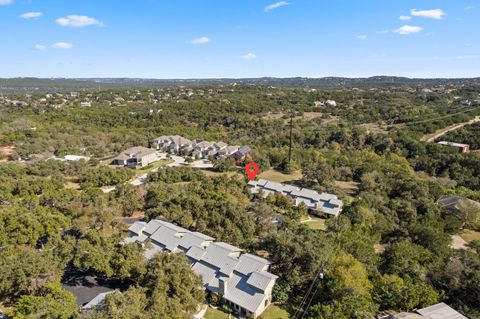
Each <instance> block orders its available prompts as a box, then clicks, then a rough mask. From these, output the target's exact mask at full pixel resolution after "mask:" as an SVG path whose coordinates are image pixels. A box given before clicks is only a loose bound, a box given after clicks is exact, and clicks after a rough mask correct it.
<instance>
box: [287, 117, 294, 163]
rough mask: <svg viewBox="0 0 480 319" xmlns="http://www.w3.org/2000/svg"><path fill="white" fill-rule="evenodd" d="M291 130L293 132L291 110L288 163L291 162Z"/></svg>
mask: <svg viewBox="0 0 480 319" xmlns="http://www.w3.org/2000/svg"><path fill="white" fill-rule="evenodd" d="M292 132H293V112H292V113H291V114H290V147H289V148H288V163H289V164H290V163H291V162H292V136H293V135H292Z"/></svg>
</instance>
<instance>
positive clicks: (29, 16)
mask: <svg viewBox="0 0 480 319" xmlns="http://www.w3.org/2000/svg"><path fill="white" fill-rule="evenodd" d="M41 16H43V12H25V13H24V14H21V15H20V16H19V18H21V19H27V20H28V19H34V18H40V17H41Z"/></svg>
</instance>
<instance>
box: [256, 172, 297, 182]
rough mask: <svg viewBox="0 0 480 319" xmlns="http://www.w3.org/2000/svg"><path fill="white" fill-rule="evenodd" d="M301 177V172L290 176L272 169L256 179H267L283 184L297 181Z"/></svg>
mask: <svg viewBox="0 0 480 319" xmlns="http://www.w3.org/2000/svg"><path fill="white" fill-rule="evenodd" d="M302 177H303V175H302V172H301V171H296V172H293V173H292V174H284V173H282V172H279V171H277V170H274V169H270V170H268V171H265V172H263V173H261V174H260V175H258V178H263V179H268V180H270V181H274V182H278V183H285V182H291V181H298V180H300V179H302Z"/></svg>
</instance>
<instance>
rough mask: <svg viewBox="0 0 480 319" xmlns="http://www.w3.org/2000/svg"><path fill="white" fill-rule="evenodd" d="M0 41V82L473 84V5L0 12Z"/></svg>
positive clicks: (99, 0) (215, 3)
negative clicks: (408, 80) (374, 79)
mask: <svg viewBox="0 0 480 319" xmlns="http://www.w3.org/2000/svg"><path fill="white" fill-rule="evenodd" d="M401 16H402V17H401ZM0 30H1V32H0V34H1V35H2V41H0V52H1V55H0V57H1V58H0V77H17V76H36V77H143V78H213V77H260V76H275V77H287V76H308V77H322V76H351V77H357V76H373V75H398V76H410V77H477V76H480V0H442V1H410V0H335V1H333V0H331V1H327V0H288V1H275V0H134V1H132V0H0Z"/></svg>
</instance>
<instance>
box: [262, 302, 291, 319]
mask: <svg viewBox="0 0 480 319" xmlns="http://www.w3.org/2000/svg"><path fill="white" fill-rule="evenodd" d="M289 318H290V314H289V313H288V312H287V311H286V310H285V309H283V308H281V307H279V306H277V305H272V306H270V307H269V308H268V309H267V310H265V312H264V313H263V314H262V315H261V316H260V319H289Z"/></svg>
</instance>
